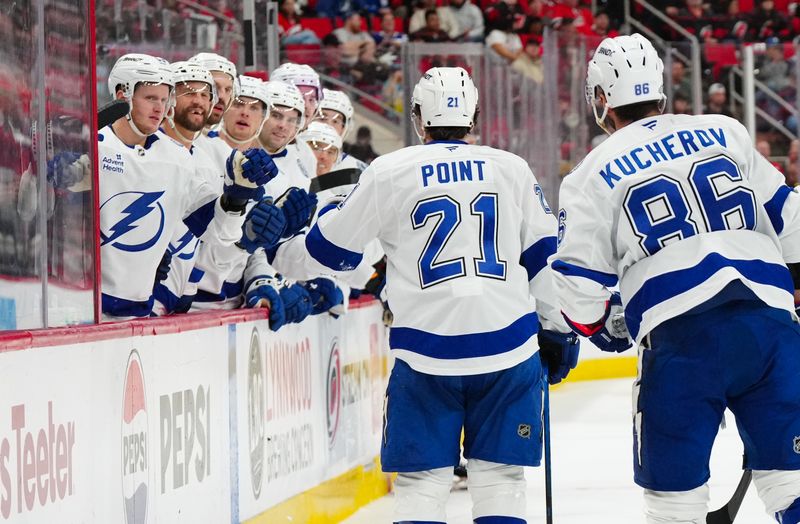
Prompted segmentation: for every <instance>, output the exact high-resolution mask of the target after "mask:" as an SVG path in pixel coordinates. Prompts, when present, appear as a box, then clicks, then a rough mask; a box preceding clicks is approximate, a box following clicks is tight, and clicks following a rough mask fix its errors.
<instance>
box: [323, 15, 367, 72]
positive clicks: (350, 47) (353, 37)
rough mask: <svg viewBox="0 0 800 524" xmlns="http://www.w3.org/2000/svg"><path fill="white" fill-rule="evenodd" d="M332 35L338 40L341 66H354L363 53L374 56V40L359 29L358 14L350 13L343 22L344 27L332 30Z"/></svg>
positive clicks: (359, 19) (359, 18)
mask: <svg viewBox="0 0 800 524" xmlns="http://www.w3.org/2000/svg"><path fill="white" fill-rule="evenodd" d="M333 34H334V36H336V38H337V39H338V40H339V50H340V51H341V53H342V63H343V64H345V65H349V66H353V65H355V64H356V62H358V61H359V58H361V57H362V56H363V55H364V52H365V51H367V52H369V53H370V54H371V55H372V56H374V55H375V40H373V39H372V37H371V36H370V34H369V33H367V32H366V31H364V30H363V29H362V28H361V15H360V14H359V13H358V12H355V11H354V12H352V13H350V14H349V15H348V16H347V18H345V20H344V26H343V27H340V28H339V29H336V30H334V31H333Z"/></svg>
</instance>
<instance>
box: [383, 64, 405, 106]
mask: <svg viewBox="0 0 800 524" xmlns="http://www.w3.org/2000/svg"><path fill="white" fill-rule="evenodd" d="M403 93H404V89H403V70H402V69H401V68H400V67H399V66H396V67H393V68H392V70H391V73H389V78H388V80H386V83H385V84H383V90H382V92H381V95H382V97H383V99H384V100H385V101H386V103H387V104H389V106H391V108H392V109H394V110H395V111H397V112H398V113H402V112H403V104H404V103H405V101H406V99H405V96H404V94H403Z"/></svg>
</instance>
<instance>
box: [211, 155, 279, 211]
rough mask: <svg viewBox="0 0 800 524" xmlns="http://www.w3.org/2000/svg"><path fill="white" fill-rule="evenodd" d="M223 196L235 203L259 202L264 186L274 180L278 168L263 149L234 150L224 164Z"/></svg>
mask: <svg viewBox="0 0 800 524" xmlns="http://www.w3.org/2000/svg"><path fill="white" fill-rule="evenodd" d="M225 171H226V173H225V175H226V176H225V188H224V190H223V191H224V193H225V196H226V197H228V198H229V199H232V200H234V201H237V202H241V201H245V202H246V201H247V200H261V198H262V197H263V196H264V187H263V186H264V184H266V183H267V182H269V181H270V180H272V179H273V178H275V176H277V174H278V166H276V165H275V162H273V160H272V157H270V156H269V155H268V154H267V152H266V151H264V150H263V149H256V148H251V149H248V150H247V151H245V152H244V153H242V152H241V151H238V150H234V151H233V152H231V154H230V156H229V157H228V160H227V161H226V162H225Z"/></svg>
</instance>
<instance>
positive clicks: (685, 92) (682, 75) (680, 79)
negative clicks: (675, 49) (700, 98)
mask: <svg viewBox="0 0 800 524" xmlns="http://www.w3.org/2000/svg"><path fill="white" fill-rule="evenodd" d="M691 94H692V81H691V79H690V78H689V75H687V74H686V64H684V63H683V60H681V59H680V58H678V57H677V56H673V58H672V96H673V98H674V97H676V96H679V95H680V96H682V97H683V98H684V99H686V100H689V97H690V96H691Z"/></svg>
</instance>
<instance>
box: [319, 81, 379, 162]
mask: <svg viewBox="0 0 800 524" xmlns="http://www.w3.org/2000/svg"><path fill="white" fill-rule="evenodd" d="M322 92H323V97H322V101H321V102H320V104H319V109H320V115H319V116H318V117H317V120H319V121H320V122H324V123H326V124H328V125H329V126H331V127H332V128H334V129H335V130H336V132H337V133H339V136H340V137H342V141H344V140H345V139H346V138H347V135H348V134H349V133H350V131H351V130H352V129H353V114H354V111H353V104H352V103H351V102H350V97H348V96H347V94H346V93H345V92H344V91H333V90H331V89H323V90H322ZM317 158H319V157H317ZM352 168H355V169H358V170H360V171H364V170H365V169H366V168H367V164H366V163H364V162H362V161H361V160H359V159H357V158H355V157H353V156H351V155H348V154H347V153H345V152H344V151H342V154H341V157H340V159H339V162H338V163H337V164H336V166H335V168H334V169H352Z"/></svg>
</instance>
